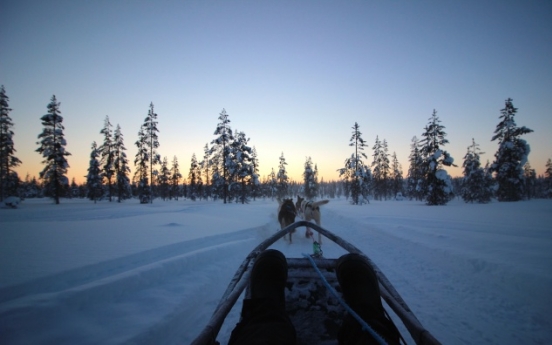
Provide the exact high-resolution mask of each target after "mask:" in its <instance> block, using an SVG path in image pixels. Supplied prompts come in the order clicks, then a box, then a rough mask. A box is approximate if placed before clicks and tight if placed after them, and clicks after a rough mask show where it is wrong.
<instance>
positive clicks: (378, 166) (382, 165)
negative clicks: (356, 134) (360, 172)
mask: <svg viewBox="0 0 552 345" xmlns="http://www.w3.org/2000/svg"><path fill="white" fill-rule="evenodd" d="M372 149H373V150H374V154H373V157H374V160H373V161H372V185H373V190H374V198H375V199H376V200H382V199H387V196H388V188H387V187H388V185H389V154H388V153H387V151H388V149H387V141H385V139H384V140H383V142H381V141H380V140H379V137H378V136H376V143H375V144H374V147H373V148H372Z"/></svg>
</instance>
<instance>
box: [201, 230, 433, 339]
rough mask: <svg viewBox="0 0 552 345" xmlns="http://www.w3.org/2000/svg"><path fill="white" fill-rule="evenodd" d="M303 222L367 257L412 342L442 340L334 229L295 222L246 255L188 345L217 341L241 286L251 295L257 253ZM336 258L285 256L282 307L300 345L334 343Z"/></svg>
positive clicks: (339, 310) (338, 312) (341, 310)
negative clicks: (427, 327) (285, 279)
mask: <svg viewBox="0 0 552 345" xmlns="http://www.w3.org/2000/svg"><path fill="white" fill-rule="evenodd" d="M304 226H308V227H310V228H311V229H314V230H316V231H318V232H319V233H320V234H322V235H323V236H325V237H327V238H328V239H330V240H332V241H333V242H335V243H336V244H338V245H339V246H341V247H342V248H343V249H345V250H347V251H348V252H350V253H358V254H361V255H363V256H364V257H366V259H367V260H368V262H369V263H370V265H372V267H373V268H374V270H375V271H376V274H377V276H378V280H379V283H380V290H381V297H382V298H383V300H384V301H385V302H386V303H387V305H388V306H389V307H390V308H391V309H392V310H393V311H394V313H395V314H396V315H397V316H398V317H399V318H400V320H401V321H402V323H403V324H404V326H405V327H406V329H407V330H408V332H409V333H410V335H411V337H412V339H413V340H414V342H415V343H416V344H424V345H426V344H427V345H433V344H440V342H439V341H438V340H437V339H435V337H433V335H432V334H431V333H430V332H429V331H428V330H426V329H425V328H424V327H423V326H422V324H421V323H420V321H418V319H417V318H416V316H415V315H414V314H413V313H412V311H411V310H410V308H409V307H408V305H407V304H406V302H405V301H404V300H403V299H402V297H401V296H400V295H399V293H398V292H397V291H396V290H395V288H394V287H393V285H391V283H390V282H389V280H388V279H387V278H386V277H385V275H384V274H383V272H381V271H380V270H379V268H378V267H377V266H376V265H375V264H374V263H373V262H372V260H370V258H368V257H367V256H366V255H365V254H364V253H362V252H361V251H360V250H359V249H358V248H356V247H355V246H354V245H352V244H351V243H349V242H347V241H345V240H344V239H342V238H340V237H339V236H336V235H335V234H333V233H332V232H330V231H328V230H326V229H324V228H322V227H320V226H318V225H316V224H314V223H311V222H307V221H298V222H295V223H293V224H291V225H289V226H288V227H286V228H284V229H282V230H280V231H278V232H277V233H275V234H274V235H273V236H271V237H270V238H268V239H266V240H265V241H263V242H261V243H260V244H259V245H258V246H257V247H256V248H255V249H253V250H252V251H251V253H249V254H248V255H247V257H246V258H245V260H244V261H243V262H242V264H241V265H240V267H239V268H238V270H237V271H236V274H235V275H234V277H233V278H232V280H231V281H230V284H229V285H228V287H227V289H226V291H225V293H224V294H223V296H222V298H221V300H220V302H219V304H218V306H217V307H216V309H215V312H214V313H213V316H212V317H211V320H210V321H209V322H208V324H207V325H206V326H205V328H204V329H203V330H202V331H201V333H200V334H199V335H198V337H197V338H196V339H195V340H194V341H193V342H192V345H214V344H218V343H217V342H216V337H217V335H218V332H219V330H220V328H221V326H222V324H223V322H224V319H225V318H226V316H227V315H228V313H229V312H230V310H231V309H232V307H233V306H234V304H235V303H236V301H237V300H238V298H239V296H240V295H241V294H242V292H243V291H244V290H245V297H246V298H248V297H249V289H248V287H249V279H250V274H251V268H252V267H253V264H254V262H255V259H256V258H257V256H258V255H259V254H260V253H261V252H262V251H264V250H265V249H267V248H268V247H269V246H270V245H272V244H273V243H274V242H276V241H277V240H278V239H280V238H282V237H283V236H284V235H286V234H287V233H289V232H291V231H294V230H295V229H296V228H298V227H304ZM336 260H337V259H327V258H323V257H303V258H287V262H288V280H287V285H286V310H287V313H288V315H289V317H290V319H291V321H292V323H293V324H294V326H295V328H296V331H297V343H298V344H337V332H338V330H339V328H340V326H341V320H343V318H344V315H345V313H346V311H345V307H343V305H342V304H341V302H342V301H340V296H339V292H340V287H339V284H338V282H337V277H336V275H335V266H336ZM321 276H323V277H324V279H323V278H322V277H321ZM326 284H327V285H329V287H330V288H333V290H334V291H337V292H338V294H337V296H336V295H334V294H332V292H331V291H330V289H329V288H328V286H327V285H326ZM403 337H404V335H403Z"/></svg>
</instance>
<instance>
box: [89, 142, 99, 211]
mask: <svg viewBox="0 0 552 345" xmlns="http://www.w3.org/2000/svg"><path fill="white" fill-rule="evenodd" d="M98 156H99V150H98V146H97V145H96V142H95V141H94V142H92V151H91V152H90V164H89V165H88V175H87V176H86V187H87V189H88V195H87V196H88V199H90V200H93V201H94V203H96V200H98V199H101V197H102V194H103V193H102V172H101V168H100V162H99V161H98Z"/></svg>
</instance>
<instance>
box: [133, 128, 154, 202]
mask: <svg viewBox="0 0 552 345" xmlns="http://www.w3.org/2000/svg"><path fill="white" fill-rule="evenodd" d="M146 142H147V136H146V134H145V133H144V129H143V128H142V127H140V130H139V131H138V140H137V141H136V143H135V145H136V147H137V148H138V151H137V152H136V156H135V158H134V166H135V167H136V170H135V171H134V182H135V183H136V184H137V188H138V199H139V200H140V203H142V204H145V203H149V202H150V198H151V190H150V187H149V182H148V168H149V151H148V146H147V143H146Z"/></svg>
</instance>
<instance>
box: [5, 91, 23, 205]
mask: <svg viewBox="0 0 552 345" xmlns="http://www.w3.org/2000/svg"><path fill="white" fill-rule="evenodd" d="M9 100H10V99H9V97H8V96H7V95H6V90H5V89H4V85H2V86H1V87H0V201H2V200H4V198H5V197H8V196H10V195H15V194H16V189H17V188H16V187H17V185H18V183H19V176H17V173H16V172H15V171H13V170H12V169H13V168H15V167H17V166H19V165H20V164H21V160H19V158H17V157H15V156H14V152H16V150H15V148H14V147H13V146H14V145H13V144H14V143H13V130H12V127H13V122H12V119H11V117H10V111H12V109H11V108H10V107H9V104H8V102H9Z"/></svg>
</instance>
